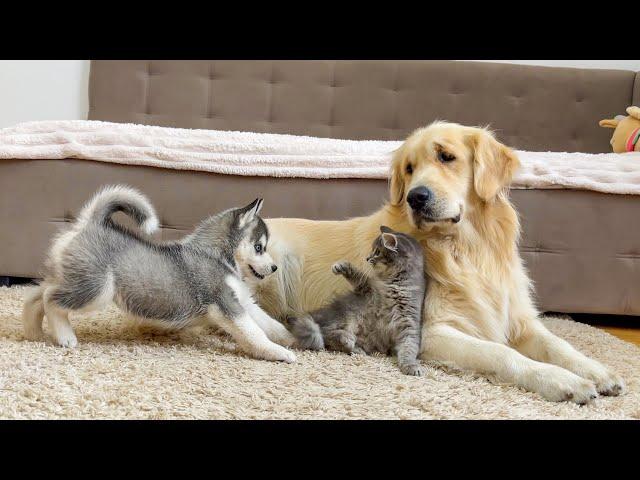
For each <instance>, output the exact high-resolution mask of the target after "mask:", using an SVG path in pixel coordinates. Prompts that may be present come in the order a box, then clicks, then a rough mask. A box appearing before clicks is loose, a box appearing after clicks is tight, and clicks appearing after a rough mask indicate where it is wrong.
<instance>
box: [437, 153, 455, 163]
mask: <svg viewBox="0 0 640 480" xmlns="http://www.w3.org/2000/svg"><path fill="white" fill-rule="evenodd" d="M455 159H456V156H455V155H453V154H452V153H447V152H445V151H444V150H440V151H439V152H438V160H440V161H441V162H442V163H449V162H453V161H454V160H455Z"/></svg>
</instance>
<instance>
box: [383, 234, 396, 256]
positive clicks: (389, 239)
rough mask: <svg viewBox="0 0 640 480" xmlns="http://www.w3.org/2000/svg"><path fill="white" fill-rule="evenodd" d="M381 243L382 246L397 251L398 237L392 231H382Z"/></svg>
mask: <svg viewBox="0 0 640 480" xmlns="http://www.w3.org/2000/svg"><path fill="white" fill-rule="evenodd" d="M382 244H383V245H384V248H386V249H387V250H391V251H394V252H396V251H398V237H396V236H395V235H394V234H393V233H387V232H383V233H382Z"/></svg>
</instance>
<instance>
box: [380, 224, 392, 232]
mask: <svg viewBox="0 0 640 480" xmlns="http://www.w3.org/2000/svg"><path fill="white" fill-rule="evenodd" d="M380 233H393V230H391V229H390V228H389V227H387V226H386V225H380Z"/></svg>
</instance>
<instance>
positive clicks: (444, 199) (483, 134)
mask: <svg viewBox="0 0 640 480" xmlns="http://www.w3.org/2000/svg"><path fill="white" fill-rule="evenodd" d="M518 166H519V162H518V158H517V157H516V155H515V154H514V152H513V151H512V150H511V149H509V148H507V147H505V146H504V145H502V144H501V143H499V142H498V141H497V140H496V139H495V138H494V136H493V135H492V134H491V132H489V131H488V130H487V129H483V128H475V127H465V126H462V125H458V124H455V123H446V122H436V123H433V124H431V125H430V126H428V127H425V128H421V129H419V130H416V131H415V132H414V133H413V134H411V135H410V136H409V138H407V140H406V141H405V142H404V143H403V144H402V146H401V147H400V148H399V149H398V150H397V151H396V153H395V156H394V159H393V162H392V167H391V169H392V170H391V192H390V195H391V204H392V205H395V206H399V207H401V208H404V209H405V213H406V215H407V218H409V219H410V222H411V223H412V224H413V225H414V226H415V227H416V228H418V229H419V228H422V227H425V226H428V225H436V224H443V223H446V224H449V225H451V224H457V223H458V222H460V220H461V219H463V218H464V216H465V214H466V213H467V212H469V211H470V210H472V209H473V207H474V206H475V205H477V204H478V203H483V202H484V203H486V202H493V201H494V199H495V198H496V197H497V196H498V195H500V194H501V193H502V191H503V190H504V189H505V188H506V187H507V186H508V184H509V182H510V181H511V178H512V177H513V174H514V173H515V171H516V169H517V168H518Z"/></svg>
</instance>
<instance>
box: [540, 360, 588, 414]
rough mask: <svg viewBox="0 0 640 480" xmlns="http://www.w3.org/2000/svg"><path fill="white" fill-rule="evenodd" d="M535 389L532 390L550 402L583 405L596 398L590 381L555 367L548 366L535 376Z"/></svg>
mask: <svg viewBox="0 0 640 480" xmlns="http://www.w3.org/2000/svg"><path fill="white" fill-rule="evenodd" d="M535 377H536V379H535V383H536V384H537V385H536V387H535V388H534V389H533V390H534V391H536V392H538V393H539V394H540V395H542V396H543V397H544V398H546V399H547V400H549V401H552V402H573V403H577V404H578V405H585V404H587V403H589V402H591V401H592V400H593V399H594V398H596V397H597V396H598V392H597V391H596V386H595V384H594V383H593V382H592V381H591V380H587V379H585V378H582V377H579V376H578V375H576V374H574V373H572V372H570V371H568V370H565V369H563V368H560V367H556V366H555V365H548V366H546V368H544V369H543V370H541V371H538V372H536V374H535Z"/></svg>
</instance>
